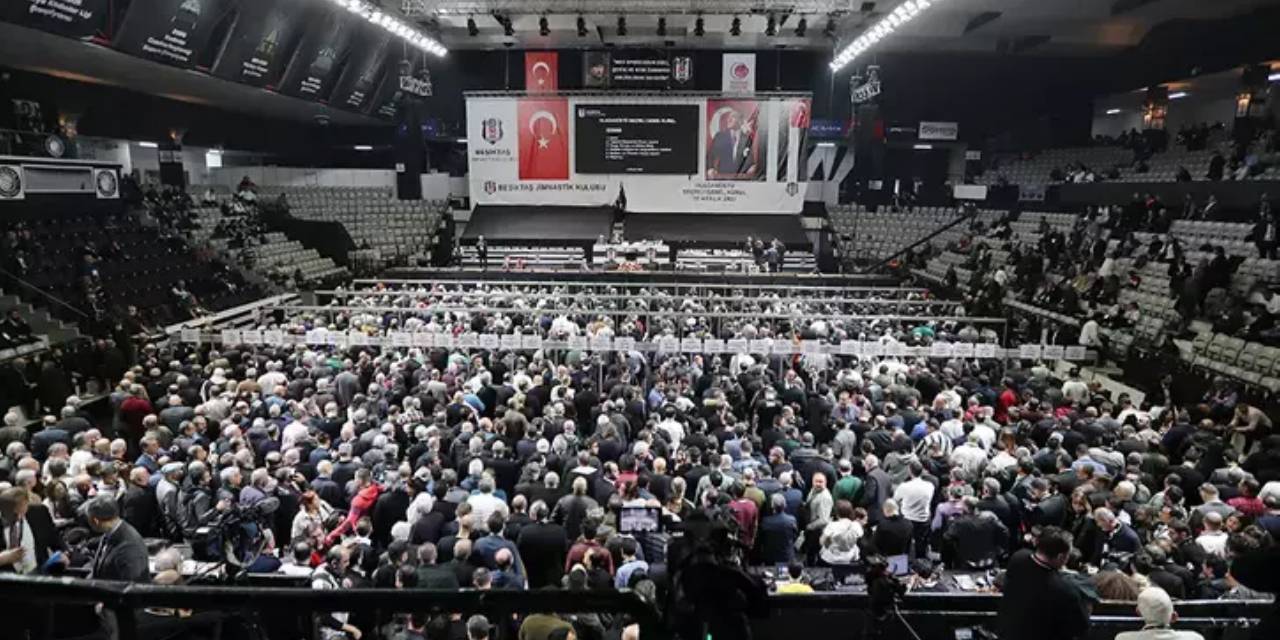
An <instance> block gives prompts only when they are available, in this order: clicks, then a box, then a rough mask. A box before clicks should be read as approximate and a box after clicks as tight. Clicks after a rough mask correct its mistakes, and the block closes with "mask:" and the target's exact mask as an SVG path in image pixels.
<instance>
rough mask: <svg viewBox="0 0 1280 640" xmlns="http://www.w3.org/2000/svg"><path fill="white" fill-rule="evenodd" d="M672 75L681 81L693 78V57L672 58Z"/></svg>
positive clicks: (677, 80)
mask: <svg viewBox="0 0 1280 640" xmlns="http://www.w3.org/2000/svg"><path fill="white" fill-rule="evenodd" d="M744 66H745V65H744ZM671 77H672V78H673V79H675V81H676V82H679V83H685V82H688V81H689V80H691V79H693V58H692V57H690V56H676V57H675V58H674V59H672V70H671Z"/></svg>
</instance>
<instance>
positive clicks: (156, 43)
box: [115, 0, 261, 67]
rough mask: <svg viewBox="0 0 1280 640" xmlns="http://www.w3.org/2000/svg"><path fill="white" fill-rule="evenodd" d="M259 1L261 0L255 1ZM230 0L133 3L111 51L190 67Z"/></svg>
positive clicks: (222, 15) (151, 0)
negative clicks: (115, 49) (114, 49)
mask: <svg viewBox="0 0 1280 640" xmlns="http://www.w3.org/2000/svg"><path fill="white" fill-rule="evenodd" d="M259 1H261V0H259ZM229 2H230V0H133V3H132V4H131V5H129V12H128V13H127V14H126V15H125V18H124V23H123V24H122V25H120V33H119V34H118V35H117V36H116V41H115V47H116V48H117V49H119V50H121V51H123V52H125V53H129V54H133V55H135V56H139V57H142V58H147V59H149V60H157V61H159V62H164V63H166V64H171V65H174V66H178V67H191V66H193V65H194V64H195V61H196V56H197V55H198V54H199V52H200V51H202V50H203V49H204V47H206V46H207V45H208V44H209V36H210V35H212V33H213V29H214V27H215V26H217V24H218V22H219V21H221V20H222V19H223V18H224V17H225V12H226V9H227V7H228V5H229Z"/></svg>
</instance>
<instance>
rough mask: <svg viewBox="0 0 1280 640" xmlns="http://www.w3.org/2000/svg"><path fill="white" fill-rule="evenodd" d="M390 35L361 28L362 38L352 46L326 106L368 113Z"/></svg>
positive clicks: (362, 26) (378, 80) (364, 27)
mask: <svg viewBox="0 0 1280 640" xmlns="http://www.w3.org/2000/svg"><path fill="white" fill-rule="evenodd" d="M390 41H391V35H390V34H388V33H387V32H385V31H383V30H382V29H381V28H380V27H374V26H369V25H361V35H360V36H358V37H357V38H355V44H353V45H352V47H353V49H352V55H351V59H350V60H349V61H348V63H347V66H346V68H345V69H343V71H342V77H340V78H338V84H337V85H336V86H335V87H334V90H333V96H332V97H331V98H330V99H329V104H330V105H332V106H335V107H339V108H342V109H350V110H352V111H366V112H367V111H368V110H369V105H371V104H372V103H373V98H374V92H375V91H377V90H378V88H379V82H380V81H381V80H382V76H383V71H384V67H385V66H386V65H385V63H386V60H387V45H388V43H390Z"/></svg>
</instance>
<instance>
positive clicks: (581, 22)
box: [578, 16, 587, 38]
mask: <svg viewBox="0 0 1280 640" xmlns="http://www.w3.org/2000/svg"><path fill="white" fill-rule="evenodd" d="M578 37H579V38H585V37H587V19H586V18H584V17H582V16H578Z"/></svg>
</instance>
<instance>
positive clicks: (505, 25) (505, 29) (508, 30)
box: [493, 13, 516, 38]
mask: <svg viewBox="0 0 1280 640" xmlns="http://www.w3.org/2000/svg"><path fill="white" fill-rule="evenodd" d="M493 19H494V20H497V21H498V24H500V25H502V35H504V36H506V37H508V38H510V37H512V36H514V35H516V28H515V26H514V25H512V24H511V16H504V15H502V14H500V13H495V14H493Z"/></svg>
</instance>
